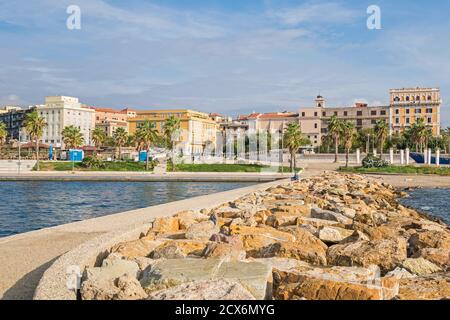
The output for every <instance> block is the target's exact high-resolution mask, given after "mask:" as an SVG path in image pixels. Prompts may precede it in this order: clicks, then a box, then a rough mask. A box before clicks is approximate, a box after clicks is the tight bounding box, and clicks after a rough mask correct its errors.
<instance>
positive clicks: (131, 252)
mask: <svg viewBox="0 0 450 320" xmlns="http://www.w3.org/2000/svg"><path fill="white" fill-rule="evenodd" d="M162 243H163V242H162V241H160V240H149V239H146V238H142V239H139V240H134V241H128V242H123V243H119V244H117V245H115V246H114V247H112V249H111V253H117V254H120V255H121V256H122V257H124V258H126V259H130V260H131V259H134V258H137V257H147V256H149V255H150V253H152V251H153V250H155V248H157V247H158V246H160V245H161V244H162Z"/></svg>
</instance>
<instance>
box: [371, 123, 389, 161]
mask: <svg viewBox="0 0 450 320" xmlns="http://www.w3.org/2000/svg"><path fill="white" fill-rule="evenodd" d="M374 130H375V136H376V137H377V140H378V143H379V146H380V156H381V158H383V150H384V144H385V142H386V139H387V137H388V136H389V125H388V124H387V123H386V121H384V120H378V121H377V123H376V124H375V129H374Z"/></svg>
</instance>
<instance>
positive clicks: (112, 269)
mask: <svg viewBox="0 0 450 320" xmlns="http://www.w3.org/2000/svg"><path fill="white" fill-rule="evenodd" d="M138 274H139V267H138V265H137V264H136V263H135V262H133V261H127V260H121V259H118V258H111V257H110V258H109V259H106V260H105V261H103V264H102V266H101V267H99V268H86V270H85V273H84V275H83V282H82V285H81V289H80V293H81V297H82V299H83V300H119V299H120V300H127V299H143V298H145V297H146V294H145V293H144V292H143V290H142V287H141V286H140V285H139V283H137V284H138V285H136V281H137V280H136V278H137V276H138ZM133 279H134V280H136V281H134V280H133Z"/></svg>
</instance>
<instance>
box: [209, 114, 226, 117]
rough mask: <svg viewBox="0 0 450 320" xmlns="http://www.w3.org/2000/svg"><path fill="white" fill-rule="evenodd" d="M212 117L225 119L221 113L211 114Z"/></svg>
mask: <svg viewBox="0 0 450 320" xmlns="http://www.w3.org/2000/svg"><path fill="white" fill-rule="evenodd" d="M209 116H210V117H223V116H222V115H221V114H220V113H210V114H209Z"/></svg>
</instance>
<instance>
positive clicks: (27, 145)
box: [20, 141, 50, 149]
mask: <svg viewBox="0 0 450 320" xmlns="http://www.w3.org/2000/svg"><path fill="white" fill-rule="evenodd" d="M20 147H21V148H24V149H31V148H36V142H32V141H31V142H27V143H25V144H22V145H21V146H20ZM39 148H42V149H50V146H49V145H47V144H44V143H39Z"/></svg>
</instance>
